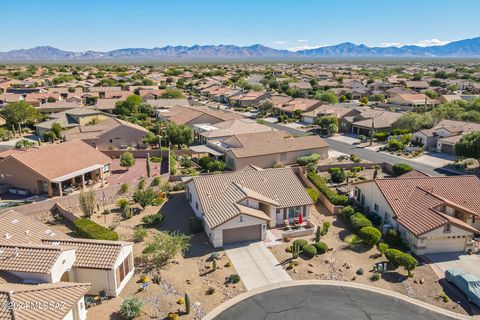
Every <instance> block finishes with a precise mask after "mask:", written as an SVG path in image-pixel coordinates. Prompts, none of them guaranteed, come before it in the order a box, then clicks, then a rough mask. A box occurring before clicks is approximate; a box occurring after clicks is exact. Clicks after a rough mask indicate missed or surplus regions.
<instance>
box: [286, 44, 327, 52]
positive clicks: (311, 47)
mask: <svg viewBox="0 0 480 320" xmlns="http://www.w3.org/2000/svg"><path fill="white" fill-rule="evenodd" d="M326 46H329V44H322V45H317V46H309V45H303V46H296V47H291V48H287V50H290V51H300V50H310V49H317V48H321V47H326Z"/></svg>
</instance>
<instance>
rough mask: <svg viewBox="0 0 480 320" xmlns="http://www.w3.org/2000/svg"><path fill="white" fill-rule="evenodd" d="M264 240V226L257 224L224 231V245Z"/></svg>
mask: <svg viewBox="0 0 480 320" xmlns="http://www.w3.org/2000/svg"><path fill="white" fill-rule="evenodd" d="M261 239H262V225H261V224H257V225H253V226H248V227H240V228H233V229H224V230H223V244H224V245H225V244H229V243H237V242H245V241H255V240H257V241H258V240H261Z"/></svg>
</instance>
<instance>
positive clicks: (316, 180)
mask: <svg viewBox="0 0 480 320" xmlns="http://www.w3.org/2000/svg"><path fill="white" fill-rule="evenodd" d="M307 177H308V179H310V181H312V183H313V184H314V185H315V186H316V187H317V188H318V190H320V192H321V193H322V194H324V195H325V197H326V198H327V199H328V201H330V202H331V203H332V204H333V205H336V206H346V205H348V203H349V200H348V197H347V196H343V195H339V194H337V193H336V192H335V191H333V190H330V189H329V188H328V186H327V184H326V183H325V180H324V179H323V178H322V177H320V176H319V175H318V174H316V173H315V172H309V173H308V175H307Z"/></svg>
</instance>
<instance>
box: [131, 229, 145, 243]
mask: <svg viewBox="0 0 480 320" xmlns="http://www.w3.org/2000/svg"><path fill="white" fill-rule="evenodd" d="M147 235H148V231H147V229H145V228H144V227H142V226H139V227H137V228H135V230H134V231H133V241H135V242H142V241H143V240H145V238H146V237H147Z"/></svg>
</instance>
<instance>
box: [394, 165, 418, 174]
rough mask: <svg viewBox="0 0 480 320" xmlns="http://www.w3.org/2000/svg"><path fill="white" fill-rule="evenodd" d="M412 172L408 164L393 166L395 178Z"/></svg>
mask: <svg viewBox="0 0 480 320" xmlns="http://www.w3.org/2000/svg"><path fill="white" fill-rule="evenodd" d="M412 170H413V168H412V166H409V165H408V164H405V163H397V164H394V165H393V173H394V174H395V175H396V176H401V175H402V174H405V173H407V172H410V171H412Z"/></svg>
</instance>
